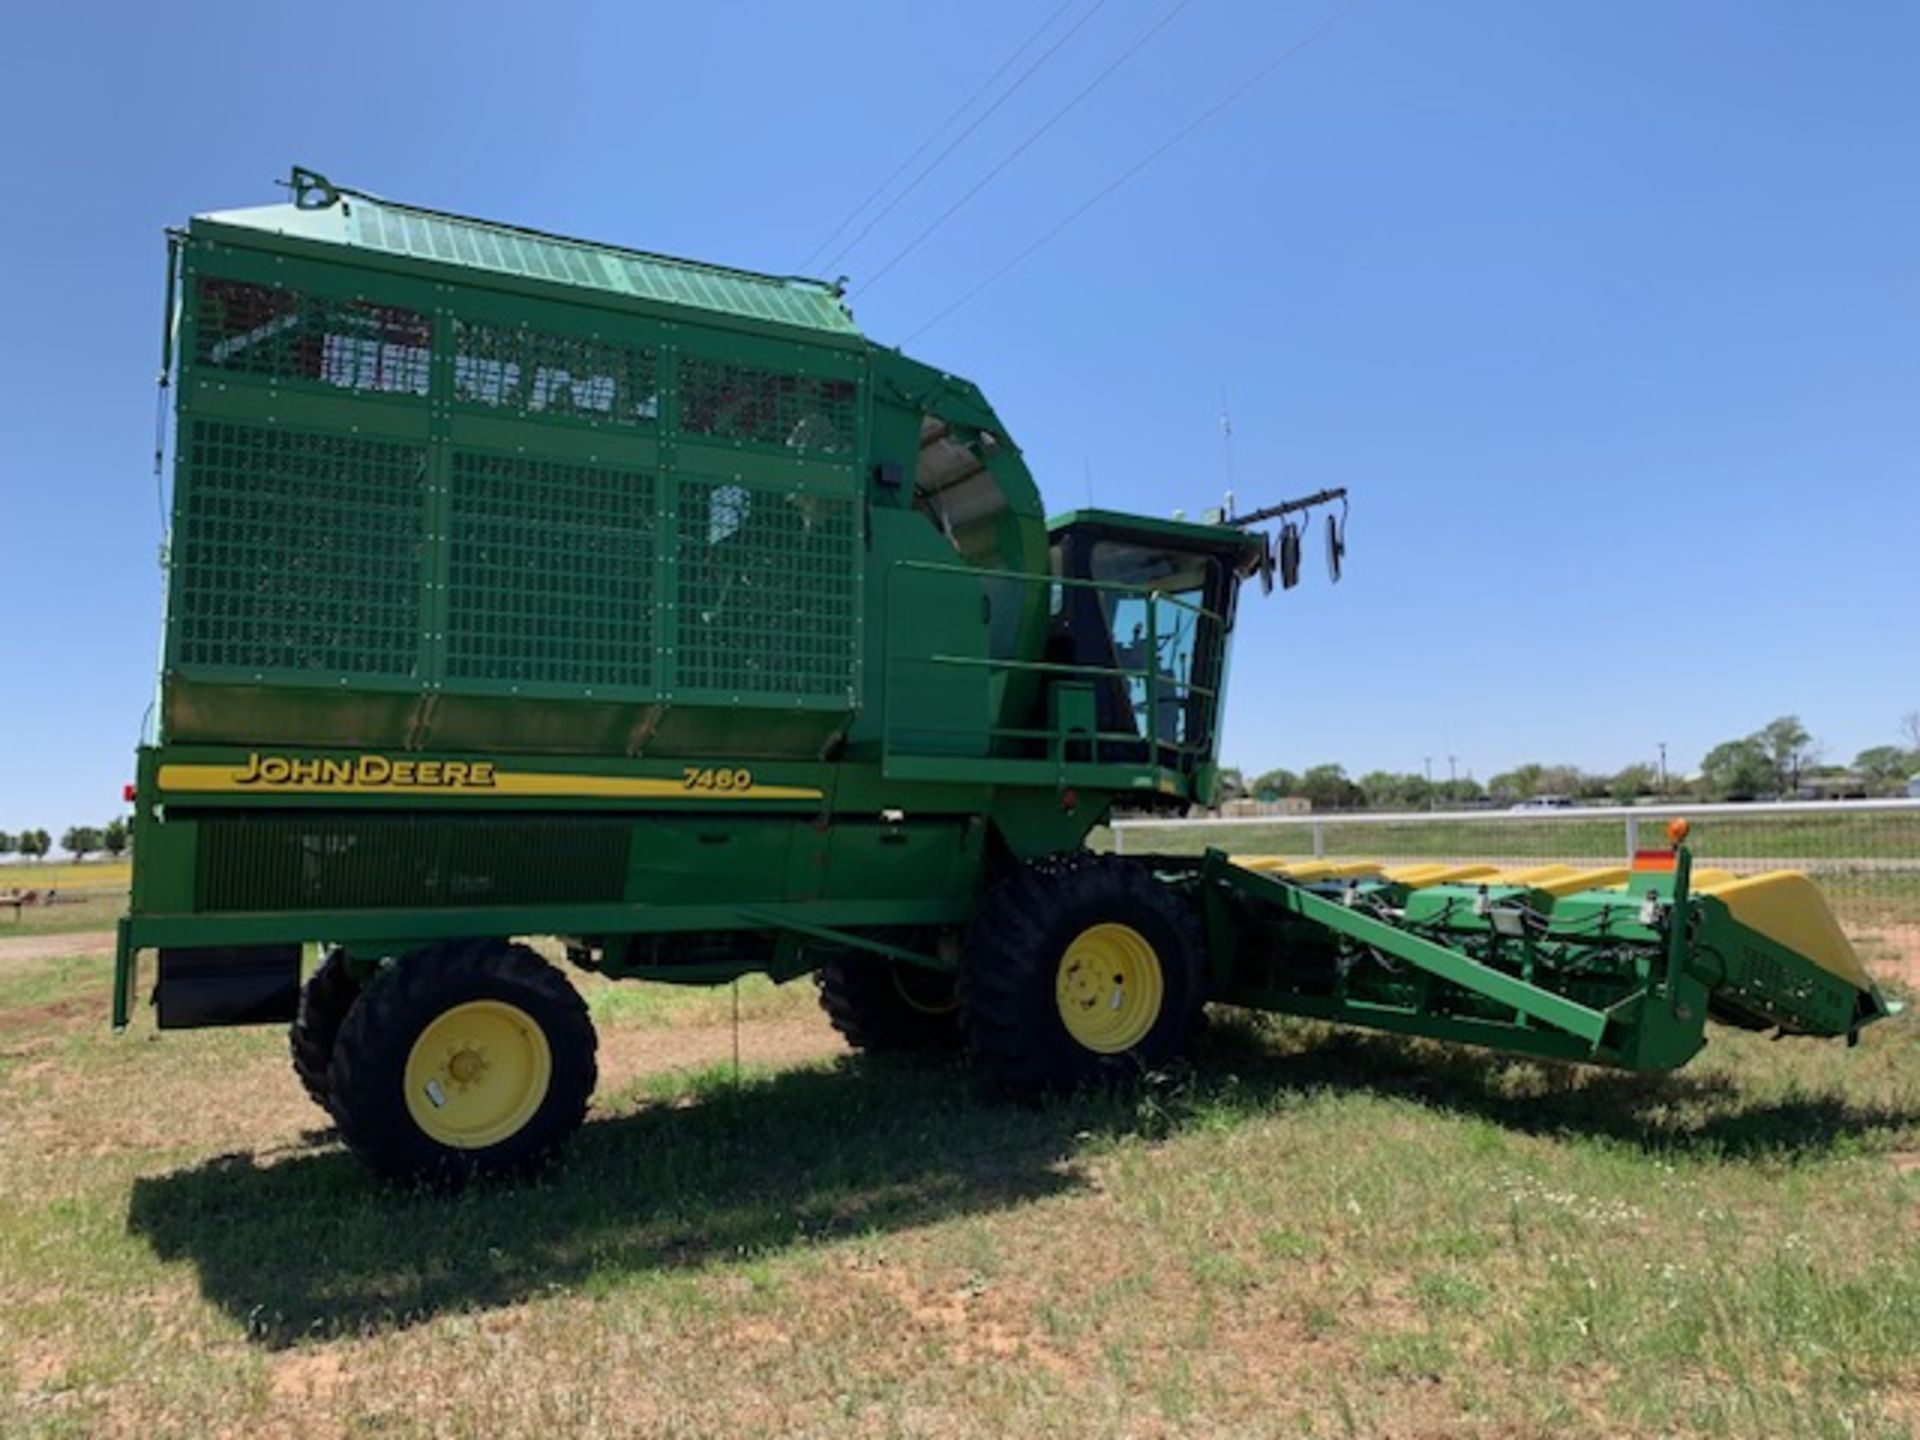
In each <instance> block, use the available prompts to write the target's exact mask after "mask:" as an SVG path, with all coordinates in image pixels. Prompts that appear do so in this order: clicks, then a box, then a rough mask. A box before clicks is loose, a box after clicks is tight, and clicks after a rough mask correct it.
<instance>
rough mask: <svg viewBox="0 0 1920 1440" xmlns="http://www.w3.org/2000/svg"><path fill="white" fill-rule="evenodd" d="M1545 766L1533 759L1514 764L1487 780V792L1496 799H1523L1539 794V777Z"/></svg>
mask: <svg viewBox="0 0 1920 1440" xmlns="http://www.w3.org/2000/svg"><path fill="white" fill-rule="evenodd" d="M1546 768H1547V767H1546V766H1544V765H1541V764H1538V763H1536V762H1534V761H1531V760H1530V761H1528V762H1527V763H1526V764H1525V765H1516V766H1514V767H1513V769H1511V770H1507V771H1504V772H1502V773H1501V774H1498V775H1496V776H1494V777H1493V778H1492V779H1491V780H1489V781H1487V793H1488V794H1489V795H1491V796H1493V798H1494V799H1496V800H1505V801H1509V802H1511V801H1515V800H1525V799H1528V798H1529V797H1531V796H1534V795H1538V794H1541V793H1542V792H1541V789H1540V777H1541V775H1542V774H1543V773H1544V772H1545V771H1546Z"/></svg>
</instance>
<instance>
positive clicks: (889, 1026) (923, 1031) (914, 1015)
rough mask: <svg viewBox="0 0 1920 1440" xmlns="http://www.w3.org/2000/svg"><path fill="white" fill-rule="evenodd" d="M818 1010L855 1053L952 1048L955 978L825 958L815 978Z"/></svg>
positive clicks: (956, 1037)
mask: <svg viewBox="0 0 1920 1440" xmlns="http://www.w3.org/2000/svg"><path fill="white" fill-rule="evenodd" d="M815 979H816V980H817V981H818V983H819V986H820V1008H821V1009H822V1010H825V1011H826V1012H827V1018H828V1019H829V1020H831V1021H832V1022H833V1028H834V1029H836V1030H838V1031H839V1032H840V1034H841V1035H842V1036H843V1037H845V1039H846V1042H847V1044H849V1045H851V1046H852V1047H853V1048H854V1049H856V1050H866V1051H871V1052H875V1053H884V1052H893V1053H907V1052H913V1051H927V1050H957V1049H959V1048H960V1043H961V1039H962V1035H961V1030H960V991H959V985H958V980H957V977H955V976H953V975H943V974H941V973H940V972H939V971H936V970H928V969H923V968H922V967H920V966H918V965H907V964H902V963H901V962H899V961H895V960H887V959H884V958H882V957H881V956H878V955H875V956H872V957H868V956H864V955H853V956H846V957H844V958H841V959H835V960H829V961H828V962H827V963H826V964H824V965H822V966H821V967H820V970H819V973H818V975H816V976H815Z"/></svg>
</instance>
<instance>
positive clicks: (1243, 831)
mask: <svg viewBox="0 0 1920 1440" xmlns="http://www.w3.org/2000/svg"><path fill="white" fill-rule="evenodd" d="M1675 817H1684V818H1685V819H1687V820H1688V821H1689V822H1690V823H1691V825H1692V827H1693V829H1692V833H1691V835H1690V836H1689V837H1688V843H1689V845H1691V846H1692V848H1693V852H1694V863H1695V864H1696V865H1700V866H1712V867H1714V868H1716V869H1722V870H1731V871H1733V872H1735V873H1736V874H1757V873H1759V872H1761V871H1764V870H1799V871H1802V872H1804V873H1805V874H1807V875H1809V876H1811V877H1812V878H1813V879H1814V880H1815V881H1816V882H1818V884H1819V886H1820V889H1821V891H1822V892H1823V893H1824V894H1825V895H1826V897H1827V901H1828V903H1829V904H1830V905H1831V906H1832V907H1833V911H1834V914H1835V915H1836V916H1838V917H1839V919H1840V923H1841V924H1842V925H1843V926H1844V927H1845V928H1846V930H1847V932H1848V933H1849V934H1850V935H1851V936H1852V937H1853V939H1854V941H1855V943H1856V944H1859V945H1860V946H1861V947H1862V949H1863V950H1864V951H1865V952H1866V953H1867V955H1868V958H1869V959H1870V960H1875V961H1878V962H1880V963H1881V964H1883V965H1891V966H1893V967H1894V968H1896V969H1898V970H1900V971H1902V972H1904V973H1905V975H1906V976H1907V977H1908V978H1909V980H1910V982H1912V983H1920V800H1860V801H1827V802H1817V803H1810V804H1798V803H1787V804H1756V805H1674V806H1666V805H1661V806H1651V805H1646V806H1632V807H1594V808H1573V809H1567V810H1523V811H1495V810H1473V811H1441V812H1437V813H1431V814H1419V813H1412V814H1342V813H1337V812H1336V813H1329V814H1320V815H1265V816H1249V817H1246V818H1234V819H1188V820H1165V819H1151V818H1140V819H1121V820H1116V821H1115V822H1114V824H1113V846H1114V849H1115V850H1117V851H1120V852H1121V853H1123V854H1151V853H1159V854H1173V855H1192V854H1198V853H1199V852H1200V851H1202V850H1206V849H1209V848H1211V849H1219V850H1225V851H1227V852H1229V853H1230V854H1236V855H1285V856H1295V857H1299V858H1302V859H1307V858H1326V859H1330V860H1376V861H1379V862H1380V863H1381V864H1383V865H1395V864H1406V863H1409V862H1417V861H1437V860H1445V861H1451V862H1458V863H1463V864H1464V863H1469V862H1485V863H1488V864H1496V865H1508V866H1516V867H1517V866H1521V865H1544V864H1567V865H1588V866H1602V865H1620V864H1624V863H1626V862H1627V861H1629V860H1630V859H1631V858H1632V856H1633V852H1634V851H1635V850H1636V849H1642V848H1656V847H1662V846H1665V845H1666V844H1667V839H1666V824H1667V821H1668V820H1670V819H1673V818H1675Z"/></svg>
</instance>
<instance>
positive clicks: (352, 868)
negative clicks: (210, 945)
mask: <svg viewBox="0 0 1920 1440" xmlns="http://www.w3.org/2000/svg"><path fill="white" fill-rule="evenodd" d="M632 830H633V827H632V825H631V823H629V822H626V821H621V820H612V819H609V820H581V819H578V818H568V817H558V816H546V815H528V814H513V815H493V816H448V817H439V816H410V815H379V816H337V817H336V816H331V815H303V816H245V817H234V818H232V819H209V820H203V821H201V823H200V864H199V868H198V875H197V889H198V896H197V898H198V908H199V909H200V910H202V911H237V910H369V909H376V910H377V909H398V908H410V909H411V908H421V907H427V908H434V909H447V908H455V907H465V906H491V905H568V904H573V905H580V904H613V903H616V902H617V901H619V900H620V898H621V896H622V892H623V890H624V888H625V884H626V872H627V847H628V843H629V838H630V836H631V834H632Z"/></svg>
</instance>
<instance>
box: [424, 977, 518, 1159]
mask: <svg viewBox="0 0 1920 1440" xmlns="http://www.w3.org/2000/svg"><path fill="white" fill-rule="evenodd" d="M552 1080H553V1050H552V1048H551V1047H550V1046H549V1045H548V1044H547V1036H546V1032H545V1031H544V1030H542V1029H541V1028H540V1026H539V1024H538V1023H537V1022H536V1021H535V1020H534V1018H533V1017H532V1016H531V1015H529V1014H527V1012H526V1011H524V1010H522V1009H521V1008H520V1007H519V1006H517V1005H509V1004H507V1002H506V1001H504V1000H469V1001H468V1002H467V1003H466V1004H464V1005H456V1006H454V1007H453V1008H452V1009H451V1010H447V1011H444V1012H443V1013H441V1014H440V1015H438V1016H436V1017H435V1018H434V1020H433V1022H432V1023H431V1024H429V1025H428V1026H427V1028H426V1029H424V1030H422V1031H421V1032H420V1038H419V1039H418V1040H415V1041H414V1042H413V1049H412V1050H411V1051H409V1052H408V1053H407V1070H406V1079H405V1082H404V1083H405V1085H406V1097H407V1113H408V1114H409V1115H411V1116H412V1117H413V1122H414V1124H416V1125H418V1126H419V1127H420V1128H421V1129H422V1130H423V1131H425V1132H426V1134H427V1137H428V1138H429V1139H431V1140H436V1141H438V1142H439V1143H440V1144H442V1145H449V1146H452V1147H453V1148H454V1149H456V1150H480V1149H484V1148H485V1147H486V1146H489V1145H498V1144H499V1143H500V1142H501V1141H502V1140H505V1139H507V1138H508V1137H510V1136H512V1135H514V1134H516V1133H518V1132H519V1130H520V1128H521V1127H522V1126H523V1125H525V1124H526V1123H527V1122H528V1121H529V1120H531V1119H532V1118H533V1115H534V1112H535V1111H536V1110H538V1109H539V1108H540V1102H541V1101H542V1100H544V1099H546V1098H547V1086H548V1085H549V1084H550V1083H551V1082H552Z"/></svg>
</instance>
